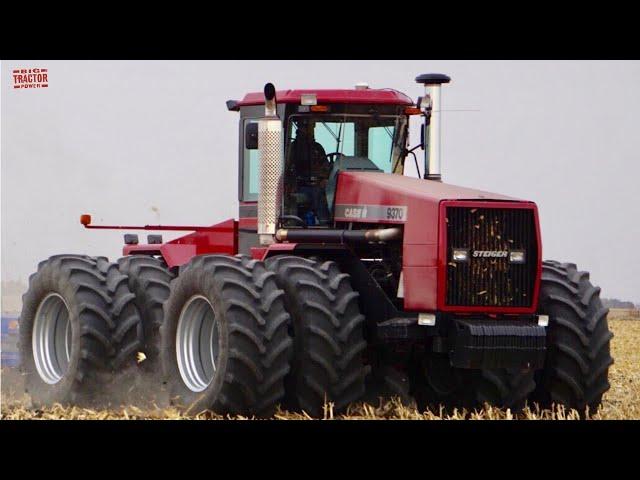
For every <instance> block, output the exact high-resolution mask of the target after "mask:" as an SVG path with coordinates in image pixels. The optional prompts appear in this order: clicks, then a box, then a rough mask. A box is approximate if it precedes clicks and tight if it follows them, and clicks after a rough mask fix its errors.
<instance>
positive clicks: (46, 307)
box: [20, 254, 143, 406]
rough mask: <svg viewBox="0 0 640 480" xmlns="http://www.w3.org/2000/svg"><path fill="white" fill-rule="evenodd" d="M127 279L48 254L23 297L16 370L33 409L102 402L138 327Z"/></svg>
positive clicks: (128, 356)
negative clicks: (36, 407)
mask: <svg viewBox="0 0 640 480" xmlns="http://www.w3.org/2000/svg"><path fill="white" fill-rule="evenodd" d="M133 298H134V296H133V294H132V293H131V291H130V290H129V288H128V285H127V277H126V276H124V275H122V274H121V273H120V272H119V271H118V268H117V266H116V265H115V264H113V263H110V262H108V260H107V259H106V258H104V257H89V256H86V255H71V254H67V255H55V256H53V257H50V258H49V259H48V260H45V261H43V262H41V263H40V264H39V265H38V270H37V272H36V273H34V274H33V275H32V276H31V277H30V279H29V288H28V290H27V292H26V293H25V295H24V296H23V308H22V313H21V316H20V354H21V371H22V373H23V375H24V376H25V388H26V391H27V392H28V393H29V394H30V396H31V400H32V403H33V404H34V406H46V405H51V404H53V403H61V404H65V405H69V404H91V405H93V404H97V403H104V401H105V399H106V398H107V397H106V394H107V393H108V386H109V384H110V383H111V382H112V381H113V379H114V374H115V372H117V371H118V370H120V369H122V368H125V367H126V365H127V364H130V363H132V362H134V361H135V352H136V350H137V349H138V348H140V347H141V345H142V335H143V333H142V324H141V321H140V317H139V315H138V312H137V309H136V308H135V305H134V304H133Z"/></svg>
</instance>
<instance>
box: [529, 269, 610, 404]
mask: <svg viewBox="0 0 640 480" xmlns="http://www.w3.org/2000/svg"><path fill="white" fill-rule="evenodd" d="M608 311H609V310H608V309H607V308H605V307H603V306H602V302H601V301H600V288H599V287H594V286H593V285H592V284H591V282H590V281H589V273H588V272H582V271H579V270H578V269H577V267H576V265H574V264H572V263H559V262H556V261H545V262H543V265H542V283H541V286H540V297H539V301H538V313H539V314H544V315H548V316H549V326H548V327H547V357H546V359H545V364H544V368H543V369H542V370H539V371H538V372H536V390H535V392H534V394H533V395H532V397H531V399H532V400H533V401H535V402H538V403H539V404H540V406H542V407H545V408H547V407H550V406H552V405H553V404H556V405H564V406H565V407H568V408H573V409H576V410H578V411H579V412H580V413H581V414H582V415H583V416H584V415H585V414H586V411H587V409H588V410H589V411H590V412H591V413H594V412H595V411H596V410H597V408H598V406H599V405H600V404H601V402H602V396H603V394H604V393H605V392H606V391H607V390H609V387H610V385H609V381H608V370H609V367H610V366H611V365H612V364H613V359H612V358H611V355H610V341H611V339H612V338H613V334H612V333H611V331H609V326H608V324H607V313H608Z"/></svg>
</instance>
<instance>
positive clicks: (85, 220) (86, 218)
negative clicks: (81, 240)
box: [80, 213, 91, 227]
mask: <svg viewBox="0 0 640 480" xmlns="http://www.w3.org/2000/svg"><path fill="white" fill-rule="evenodd" d="M80 223H81V224H82V225H84V226H85V227H86V226H87V225H89V224H91V215H89V214H86V213H83V214H82V215H80Z"/></svg>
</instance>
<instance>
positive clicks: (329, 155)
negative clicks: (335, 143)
mask: <svg viewBox="0 0 640 480" xmlns="http://www.w3.org/2000/svg"><path fill="white" fill-rule="evenodd" d="M339 155H342V152H331V153H327V155H326V157H327V160H328V161H329V163H330V164H331V165H333V163H334V162H335V161H336V158H337V157H338V156H339Z"/></svg>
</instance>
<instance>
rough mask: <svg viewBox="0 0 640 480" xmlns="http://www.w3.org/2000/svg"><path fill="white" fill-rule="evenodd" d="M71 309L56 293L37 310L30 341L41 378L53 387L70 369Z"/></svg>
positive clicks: (47, 297)
mask: <svg viewBox="0 0 640 480" xmlns="http://www.w3.org/2000/svg"><path fill="white" fill-rule="evenodd" d="M69 318H70V315H69V307H68V306H67V304H66V302H65V301H64V299H63V298H62V297H61V296H60V295H58V294H57V293H50V294H49V295H47V296H46V297H45V298H44V299H43V300H42V301H41V302H40V305H39V306H38V310H37V311H36V318H35V322H34V325H33V335H32V337H31V342H32V347H33V358H34V361H35V364H36V370H37V371H38V375H40V378H42V380H43V381H45V382H46V383H48V384H50V385H53V384H55V383H58V382H59V381H60V380H62V377H64V375H65V374H66V373H67V369H68V368H69V359H70V357H71V338H72V327H71V321H70V320H69Z"/></svg>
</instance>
